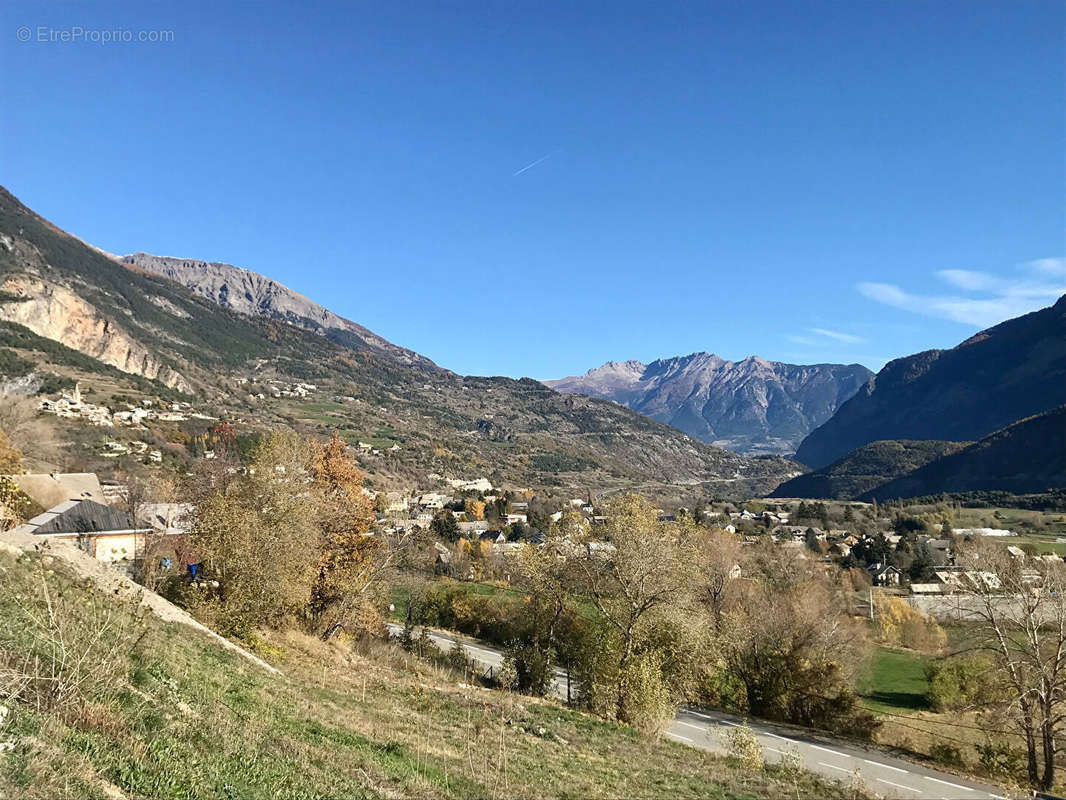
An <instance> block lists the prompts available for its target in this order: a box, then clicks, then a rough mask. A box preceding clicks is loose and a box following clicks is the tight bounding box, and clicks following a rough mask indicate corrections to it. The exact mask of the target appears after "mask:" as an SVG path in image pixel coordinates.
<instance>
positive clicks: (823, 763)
mask: <svg viewBox="0 0 1066 800" xmlns="http://www.w3.org/2000/svg"><path fill="white" fill-rule="evenodd" d="M818 765H819V766H821V767H829V769H838V770H840V771H841V772H847V773H849V774H850V773H851V770H850V769H847V768H845V767H835V766H833V765H832V764H826V763H825V762H824V761H819V762H818Z"/></svg>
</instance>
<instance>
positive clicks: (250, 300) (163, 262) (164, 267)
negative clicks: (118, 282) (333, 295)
mask: <svg viewBox="0 0 1066 800" xmlns="http://www.w3.org/2000/svg"><path fill="white" fill-rule="evenodd" d="M121 260H122V262H123V263H124V264H128V265H130V266H132V267H136V268H137V269H140V270H143V271H145V272H147V273H149V274H151V275H158V276H160V277H163V278H166V279H168V280H171V281H174V282H175V283H179V284H181V285H182V286H185V287H186V288H188V289H191V290H192V291H193V292H194V293H195V294H198V295H200V296H201V297H203V298H206V299H207V300H210V301H211V302H214V303H218V305H220V306H222V307H223V308H228V309H231V310H233V311H236V312H238V313H240V314H247V315H249V316H262V317H270V318H272V319H280V320H284V321H285V322H290V323H292V324H293V325H298V326H300V327H301V328H306V329H308V330H311V331H314V332H315V333H318V334H321V335H323V336H327V337H329V338H331V339H334V340H335V341H337V342H339V343H340V344H345V345H349V346H352V345H359V346H362V347H367V348H370V349H371V350H375V351H377V352H379V353H381V354H383V355H385V356H387V357H389V358H391V359H392V360H394V361H398V362H400V363H402V364H411V365H423V366H427V365H431V364H432V362H431V361H430V360H429V359H428V358H426V357H425V356H422V355H419V354H418V353H416V352H414V351H413V350H408V349H406V348H404V347H398V346H397V345H394V344H393V343H392V342H389V341H388V340H386V339H383V338H382V337H380V336H378V335H377V334H376V333H374V332H373V331H370V330H368V329H367V328H364V327H363V326H362V325H359V324H357V323H355V322H352V321H351V320H349V319H345V318H344V317H341V316H339V315H337V314H334V313H333V312H332V311H329V310H328V309H326V308H323V307H322V306H320V305H319V304H318V303H315V302H314V301H313V300H310V299H308V298H306V297H304V296H303V295H302V294H300V293H299V292H294V291H293V290H292V289H290V288H288V287H287V286H283V285H282V284H280V283H278V282H277V281H274V280H271V279H270V278H267V277H265V276H263V275H260V274H259V273H257V272H251V271H250V270H246V269H241V268H240V267H234V266H232V265H230V264H223V263H219V262H208V261H197V260H194V259H187V258H170V257H167V256H154V255H151V254H150V253H134V254H132V255H128V256H123V257H122V259H121Z"/></svg>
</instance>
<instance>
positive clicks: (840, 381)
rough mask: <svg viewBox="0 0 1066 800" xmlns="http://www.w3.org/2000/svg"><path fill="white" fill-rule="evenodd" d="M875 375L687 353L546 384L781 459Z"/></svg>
mask: <svg viewBox="0 0 1066 800" xmlns="http://www.w3.org/2000/svg"><path fill="white" fill-rule="evenodd" d="M872 376H873V373H872V372H871V371H870V370H868V369H867V368H866V367H864V366H862V365H861V364H848V365H844V364H812V365H798V364H783V363H780V362H776V361H766V360H764V359H761V358H758V357H756V356H749V357H748V358H745V359H744V360H742V361H736V362H734V361H727V360H725V359H723V358H721V357H720V356H717V355H714V354H713V353H692V354H691V355H687V356H678V357H675V358H665V359H659V360H657V361H653V362H652V363H650V364H644V363H642V362H640V361H624V362H615V361H609V362H607V363H606V364H604V365H603V366H601V367H597V368H595V369H592V370H589V371H588V372H586V373H585V374H584V375H580V376H574V377H569V378H562V379H560V380H550V381H545V383H546V384H547V385H548V386H550V387H552V388H553V389H555V390H556V391H560V392H568V393H572V394H583V395H588V396H590V397H601V398H604V399H606V400H612V401H614V402H616V403H618V404H619V405H623V406H625V407H627V408H631V409H633V410H634V411H638V412H640V413H641V414H644V415H646V416H649V417H651V418H652V419H657V420H659V421H660V422H665V423H666V424H668V425H672V426H673V427H675V428H677V429H678V430H682V431H684V432H685V433H687V434H689V435H690V436H694V437H696V438H697V439H701V440H703V441H705V442H709V443H710V444H713V445H715V446H717V447H724V448H727V449H729V450H732V451H734V452H738V453H744V454H747V455H756V454H764V453H776V454H786V453H792V452H794V451H795V449H796V447H797V446H798V445H799V443H800V442H801V441H802V440H803V438H804V437H805V436H806V435H807V434H808V433H810V432H811V431H812V430H814V429H815V428H817V427H818V426H819V425H821V424H822V423H824V422H825V421H826V420H828V419H829V418H830V417H831V416H832V415H833V413H834V412H835V411H836V410H837V409H838V408H839V407H840V406H841V404H843V403H844V402H845V401H846V400H848V399H849V398H850V397H852V395H854V394H855V393H856V392H857V391H859V389H860V388H861V387H862V386H863V385H864V384H865V383H866V382H867V381H868V380H869V379H870V378H871V377H872Z"/></svg>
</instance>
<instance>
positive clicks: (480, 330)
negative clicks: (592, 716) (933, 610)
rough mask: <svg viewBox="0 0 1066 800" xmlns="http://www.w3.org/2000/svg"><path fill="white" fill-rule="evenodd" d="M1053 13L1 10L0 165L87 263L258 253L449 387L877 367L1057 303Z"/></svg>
mask: <svg viewBox="0 0 1066 800" xmlns="http://www.w3.org/2000/svg"><path fill="white" fill-rule="evenodd" d="M1063 16H1064V11H1063V4H1062V2H1061V0H1052V1H1050V2H1031V1H1029V0H1003V2H996V3H987V2H980V1H979V0H964V1H963V2H952V1H951V0H930V2H919V1H918V0H900V1H899V2H874V1H873V0H871V1H869V2H867V1H866V0H860V1H859V2H824V3H823V2H799V1H798V0H789V2H769V1H765V2H759V1H758V0H750V1H748V2H685V3H676V4H675V3H664V2H654V3H652V2H641V3H628V2H619V1H618V0H611V2H607V1H606V0H604V1H603V2H545V1H544V0H538V1H537V2H520V1H519V0H503V1H502V2H483V1H482V0H478V2H470V1H469V0H452V1H450V2H449V1H444V0H442V1H439V2H393V1H392V0H390V1H389V2H379V1H377V0H375V2H364V3H355V2H346V3H336V4H331V3H319V4H314V3H308V4H302V3H291V4H280V3H271V2H262V3H229V4H227V3H219V2H211V3H204V4H197V3H194V2H183V3H168V4H161V3H153V2H143V0H141V1H140V2H136V3H128V4H105V3H96V2H78V3H75V4H66V5H64V4H63V3H57V2H48V3H25V2H22V0H7V2H6V3H4V4H3V9H2V10H0V59H2V60H0V70H2V79H0V100H2V111H0V164H2V166H3V171H2V174H0V181H2V182H3V184H4V185H6V186H7V187H8V188H9V189H10V190H11V191H12V192H14V193H15V194H16V195H17V196H18V197H19V198H20V199H22V200H23V202H25V203H26V204H27V205H29V206H30V207H32V208H33V209H34V210H36V211H38V212H39V213H41V214H43V215H44V216H46V217H47V218H49V219H51V220H52V221H53V222H55V223H56V224H58V225H59V226H61V227H63V228H65V229H66V230H68V231H70V232H72V233H75V234H77V235H79V236H81V237H82V238H84V239H86V240H88V241H90V242H92V243H93V244H95V245H97V246H99V247H102V248H104V249H106V250H109V251H111V252H114V253H120V254H121V253H128V252H134V251H137V250H145V251H148V252H152V253H157V254H162V255H175V256H187V257H194V258H201V259H207V260H217V261H226V262H229V263H232V264H236V265H239V266H244V267H247V268H249V269H253V270H256V271H258V272H261V273H264V274H266V275H269V276H270V277H272V278H275V279H277V280H279V281H281V282H282V283H285V284H287V285H289V286H291V287H292V288H294V289H297V290H298V291H301V292H303V293H304V294H306V295H308V296H309V297H311V298H312V299H314V300H316V301H318V302H320V303H322V304H324V305H326V306H327V307H329V308H330V309H332V310H333V311H336V312H337V313H340V314H343V315H345V316H347V317H350V318H351V319H354V320H356V321H358V322H360V323H362V324H364V325H366V326H368V327H370V328H371V329H372V330H374V331H376V332H377V333H379V334H381V335H383V336H385V337H387V338H389V339H391V340H392V341H394V342H396V343H398V344H401V345H404V346H406V347H410V348H413V349H415V350H417V351H419V352H421V353H423V354H425V355H427V356H429V357H430V358H432V359H434V360H435V361H437V362H438V363H439V364H441V365H442V366H445V367H448V368H450V369H453V370H456V371H458V372H463V373H474V374H504V375H513V376H516V377H517V376H523V375H528V376H531V377H536V378H550V377H561V376H563V375H568V374H573V373H577V372H583V371H585V370H586V369H588V368H590V367H594V366H597V365H599V364H600V363H602V362H604V361H606V360H624V359H631V358H635V359H641V360H645V361H649V360H652V359H654V358H657V357H666V356H672V355H679V354H685V353H689V352H693V351H698V350H707V351H713V352H717V353H718V354H720V355H722V356H724V357H726V358H733V359H740V358H743V357H745V356H747V355H750V354H757V355H759V356H762V357H764V358H771V359H777V360H784V361H793V362H799V363H814V362H825V361H842V362H848V363H850V362H854V361H858V362H861V363H864V364H866V365H867V366H869V367H872V368H875V369H876V368H878V367H880V366H881V365H882V364H883V363H884V361H885V360H887V359H889V358H893V357H896V356H899V355H905V354H907V353H911V352H915V351H918V350H923V349H926V348H929V347H946V346H952V345H954V344H956V343H958V342H959V341H961V340H962V339H964V338H966V337H967V336H969V335H970V334H971V333H973V332H974V331H975V330H977V329H978V328H979V327H983V326H986V325H988V324H991V323H994V322H997V321H999V320H1001V319H1004V318H1007V317H1010V316H1014V315H1016V314H1018V313H1022V312H1023V311H1026V310H1030V309H1033V308H1038V307H1042V306H1044V305H1048V304H1050V303H1051V302H1053V300H1054V295H1055V293H1056V292H1063V291H1066V288H1064V286H1066V261H1064V260H1063V256H1064V254H1066V246H1064V242H1063V230H1064V211H1066V205H1064V178H1066V174H1064V160H1063V146H1064V118H1066V108H1064V100H1063V85H1064V75H1063V62H1064V45H1063V28H1064V18H1063ZM78 28H80V29H81V30H82V33H80V34H78V33H77V29H78ZM116 31H117V32H118V33H117V35H118V37H119V38H121V37H126V36H130V37H133V38H134V39H135V41H131V42H121V41H118V42H114V41H113V42H106V41H99V40H100V39H102V38H103V37H104V35H105V34H104V32H112V33H111V35H112V36H114V35H115V34H114V33H113V32H116ZM142 31H144V32H146V33H145V35H146V36H147V37H149V38H151V37H153V36H156V34H155V32H157V31H165V32H169V33H166V34H164V37H165V38H169V39H170V41H165V42H151V41H146V42H139V41H136V39H137V38H138V37H139V36H140V35H141V32H142ZM64 33H66V34H67V35H69V36H80V37H81V38H82V39H83V41H68V42H64V41H62V40H61V39H62V37H63V35H64ZM27 36H28V37H29V39H30V40H29V41H25V42H23V41H20V38H26V37H27ZM89 38H94V39H97V40H98V41H84V39H89Z"/></svg>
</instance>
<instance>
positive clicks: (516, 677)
mask: <svg viewBox="0 0 1066 800" xmlns="http://www.w3.org/2000/svg"><path fill="white" fill-rule="evenodd" d="M554 661H555V651H554V650H553V649H551V648H541V647H536V646H535V645H532V644H525V643H522V642H514V643H512V644H511V646H510V647H508V648H507V650H506V651H505V653H504V666H503V669H504V673H505V674H506V675H508V676H509V677H510V682H509V684H508V685H509V688H511V689H513V690H515V691H518V692H522V693H523V694H532V695H536V696H537V697H544V696H545V695H547V694H548V692H549V691H550V690H551V685H552V680H553V679H554V677H555V672H554V669H553V666H552V665H553V663H554Z"/></svg>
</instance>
